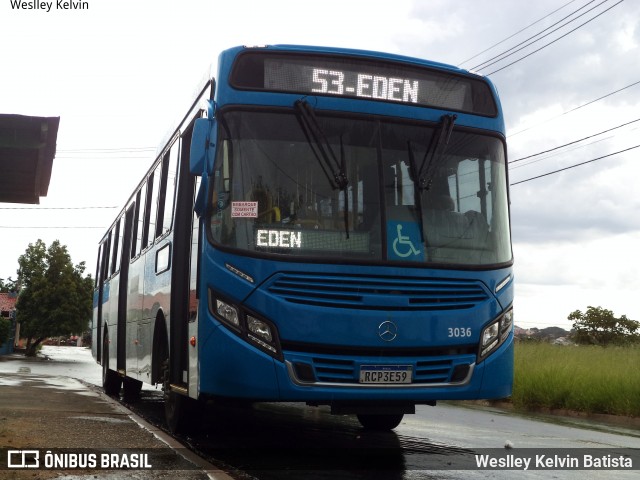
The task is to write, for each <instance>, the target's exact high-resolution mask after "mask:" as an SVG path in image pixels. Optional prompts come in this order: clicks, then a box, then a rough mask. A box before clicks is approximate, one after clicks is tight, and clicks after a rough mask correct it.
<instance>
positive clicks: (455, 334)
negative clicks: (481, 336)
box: [447, 327, 471, 338]
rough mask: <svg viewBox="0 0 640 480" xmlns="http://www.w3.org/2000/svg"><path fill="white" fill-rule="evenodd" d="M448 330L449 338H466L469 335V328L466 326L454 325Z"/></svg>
mask: <svg viewBox="0 0 640 480" xmlns="http://www.w3.org/2000/svg"><path fill="white" fill-rule="evenodd" d="M447 332H448V334H449V335H448V336H449V338H468V337H470V336H471V328H470V327H467V328H464V327H462V328H459V327H455V328H449V329H448V330H447Z"/></svg>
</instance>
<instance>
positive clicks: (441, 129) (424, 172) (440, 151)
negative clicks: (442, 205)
mask: <svg viewBox="0 0 640 480" xmlns="http://www.w3.org/2000/svg"><path fill="white" fill-rule="evenodd" d="M457 118H458V116H457V115H455V114H449V115H443V116H442V117H440V124H439V125H438V129H437V130H436V131H435V132H434V134H433V136H432V137H431V142H429V147H428V148H427V151H426V152H425V154H424V158H423V159H422V164H421V165H420V169H419V170H417V171H416V172H415V173H416V177H415V178H412V180H413V183H414V184H415V185H416V186H417V187H418V189H419V190H427V191H428V190H429V189H430V188H431V182H432V180H433V173H434V170H435V166H436V165H437V164H438V162H439V160H440V159H441V158H442V156H443V155H444V153H445V151H446V149H447V145H448V144H449V139H450V138H451V132H453V125H454V123H455V122H456V119H457Z"/></svg>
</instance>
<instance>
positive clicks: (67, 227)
mask: <svg viewBox="0 0 640 480" xmlns="http://www.w3.org/2000/svg"><path fill="white" fill-rule="evenodd" d="M0 228H10V229H16V228H20V229H24V230H28V229H37V230H40V229H45V228H46V229H56V230H57V229H94V228H99V229H102V230H105V229H106V227H89V226H84V225H83V226H81V227H69V226H66V227H22V226H20V227H17V226H10V225H0Z"/></svg>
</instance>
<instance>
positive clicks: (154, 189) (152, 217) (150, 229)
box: [145, 163, 162, 246]
mask: <svg viewBox="0 0 640 480" xmlns="http://www.w3.org/2000/svg"><path fill="white" fill-rule="evenodd" d="M161 177H162V163H159V164H158V165H157V166H156V168H155V169H154V170H153V174H152V175H151V176H150V177H149V197H148V201H149V205H148V209H149V216H148V219H149V220H148V222H149V225H148V226H147V241H146V242H145V243H146V245H145V246H149V245H151V244H152V243H153V241H154V240H155V239H156V234H157V233H158V231H157V229H156V222H157V216H158V197H159V195H158V193H159V191H160V180H161Z"/></svg>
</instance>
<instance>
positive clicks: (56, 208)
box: [0, 206, 120, 212]
mask: <svg viewBox="0 0 640 480" xmlns="http://www.w3.org/2000/svg"><path fill="white" fill-rule="evenodd" d="M114 208H120V207H89V206H87V207H0V210H32V211H34V212H39V211H40V210H98V209H114Z"/></svg>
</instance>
